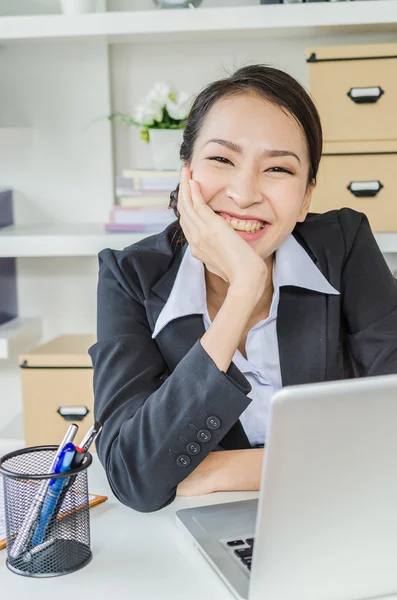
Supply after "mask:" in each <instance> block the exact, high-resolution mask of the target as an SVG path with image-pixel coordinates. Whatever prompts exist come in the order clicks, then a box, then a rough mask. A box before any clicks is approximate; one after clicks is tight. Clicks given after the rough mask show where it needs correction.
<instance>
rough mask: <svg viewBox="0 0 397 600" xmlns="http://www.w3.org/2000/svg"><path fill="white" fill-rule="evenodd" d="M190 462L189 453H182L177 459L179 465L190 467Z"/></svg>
mask: <svg viewBox="0 0 397 600" xmlns="http://www.w3.org/2000/svg"><path fill="white" fill-rule="evenodd" d="M190 463H191V460H190V456H187V454H181V455H180V456H178V458H177V459H176V464H177V465H178V467H188V466H189V465H190Z"/></svg>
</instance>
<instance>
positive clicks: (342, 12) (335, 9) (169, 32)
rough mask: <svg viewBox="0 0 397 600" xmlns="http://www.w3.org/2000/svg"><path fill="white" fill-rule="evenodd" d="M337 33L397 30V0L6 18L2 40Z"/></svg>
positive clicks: (131, 39)
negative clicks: (358, 3)
mask: <svg viewBox="0 0 397 600" xmlns="http://www.w3.org/2000/svg"><path fill="white" fill-rule="evenodd" d="M335 32H340V33H343V32H346V33H366V32H397V1H396V0H369V1H366V2H365V3H364V2H363V3H362V4H361V3H360V5H357V4H356V3H351V2H337V3H329V2H324V3H322V2H320V3H315V4H313V3H307V4H285V5H258V6H241V7H230V8H205V7H200V8H198V9H193V10H186V9H179V10H172V11H167V10H165V11H164V10H163V11H161V10H147V11H130V12H108V13H106V12H105V13H95V14H85V15H77V16H65V15H44V16H28V17H24V16H17V17H3V18H0V42H2V41H4V42H5V41H7V42H10V41H21V40H43V39H52V40H57V39H59V40H65V39H71V38H72V39H76V40H77V39H84V40H89V39H94V38H105V39H106V40H107V42H108V43H111V44H114V43H134V44H136V43H140V42H155V43H157V42H158V41H167V40H168V41H172V42H177V41H183V40H187V39H188V40H191V41H208V40H209V39H241V38H247V37H249V38H250V39H252V37H253V36H257V37H264V36H266V37H269V36H284V35H289V36H290V35H294V36H296V35H299V36H313V35H323V34H330V33H335Z"/></svg>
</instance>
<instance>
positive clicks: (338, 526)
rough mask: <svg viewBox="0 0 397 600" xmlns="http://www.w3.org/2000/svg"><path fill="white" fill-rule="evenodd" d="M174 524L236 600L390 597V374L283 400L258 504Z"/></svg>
mask: <svg viewBox="0 0 397 600" xmlns="http://www.w3.org/2000/svg"><path fill="white" fill-rule="evenodd" d="M176 520H177V525H178V527H180V528H181V529H183V531H184V532H185V533H186V534H187V535H188V537H189V539H191V540H192V542H193V543H194V544H195V545H196V546H197V547H198V549H199V550H200V551H201V552H202V554H203V555H204V556H205V557H206V558H207V560H208V561H209V563H210V564H211V566H212V567H213V569H215V571H216V572H217V573H218V575H219V576H220V577H221V578H222V579H223V581H224V582H225V584H226V585H227V586H228V587H229V588H230V590H231V591H232V592H233V594H234V595H235V596H236V597H237V598H240V599H247V598H249V600H358V599H360V600H362V599H364V598H365V599H368V598H378V597H380V596H382V595H386V594H393V593H397V375H381V376H378V377H366V378H358V379H349V380H342V381H333V382H325V383H314V384H305V385H297V386H290V387H285V388H283V389H281V390H280V391H278V392H277V393H275V394H274V395H273V397H272V406H271V420H270V427H269V438H268V441H267V444H266V448H265V450H264V461H263V468H262V478H261V485H260V495H259V500H247V501H240V502H230V503H223V504H216V505H211V506H201V507H198V508H189V509H184V510H179V511H177V513H176Z"/></svg>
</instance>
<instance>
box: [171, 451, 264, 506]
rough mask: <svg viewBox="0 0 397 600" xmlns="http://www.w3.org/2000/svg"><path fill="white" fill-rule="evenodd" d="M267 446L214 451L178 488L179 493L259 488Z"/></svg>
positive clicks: (193, 494)
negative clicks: (264, 447)
mask: <svg viewBox="0 0 397 600" xmlns="http://www.w3.org/2000/svg"><path fill="white" fill-rule="evenodd" d="M262 462H263V449H262V448H252V449H249V450H225V451H223V452H211V454H209V455H208V456H207V458H205V459H204V460H203V462H202V463H200V464H199V466H198V467H197V468H196V469H195V470H194V471H193V473H191V474H190V475H189V476H188V477H187V478H186V479H184V480H183V481H182V482H181V483H180V484H179V485H178V488H177V495H178V496H201V495H202V494H211V493H212V492H229V491H230V492H231V491H244V490H245V491H247V490H259V485H260V480H261V473H262Z"/></svg>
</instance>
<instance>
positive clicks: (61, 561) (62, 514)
mask: <svg viewBox="0 0 397 600" xmlns="http://www.w3.org/2000/svg"><path fill="white" fill-rule="evenodd" d="M57 450H58V447H57V446H35V447H32V448H24V449H22V450H17V451H15V452H11V453H10V454H6V455H5V456H3V457H2V458H1V459H0V473H1V475H3V479H4V510H5V522H6V534H7V561H6V564H7V567H8V568H9V569H10V570H11V571H13V572H14V573H17V574H18V575H25V576H27V577H55V576H57V575H66V574H67V573H72V572H73V571H77V570H78V569H81V568H82V567H84V566H85V565H86V564H87V563H88V562H89V561H90V560H91V557H92V553H91V548H90V509H89V504H88V482H87V467H89V466H90V464H91V463H92V456H91V454H90V453H87V455H86V456H85V458H84V461H83V463H82V464H81V465H80V466H79V467H77V468H76V469H71V470H69V471H66V472H65V473H56V474H51V473H49V470H50V467H51V463H52V461H53V459H54V457H55V454H56V452H57ZM55 481H56V484H55ZM50 482H51V485H49V484H50ZM54 484H55V485H54ZM60 488H61V489H60ZM50 490H57V493H54V492H53V493H52V494H53V498H54V497H55V500H53V501H52V502H53V503H54V502H55V505H54V504H53V505H52V511H47V512H46V511H45V510H44V509H43V507H44V506H47V507H48V504H47V505H45V504H44V503H45V502H46V500H45V499H46V498H47V502H48V499H49V498H50V496H51V492H50V493H49V491H50Z"/></svg>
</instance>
